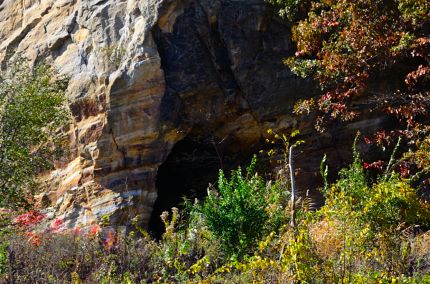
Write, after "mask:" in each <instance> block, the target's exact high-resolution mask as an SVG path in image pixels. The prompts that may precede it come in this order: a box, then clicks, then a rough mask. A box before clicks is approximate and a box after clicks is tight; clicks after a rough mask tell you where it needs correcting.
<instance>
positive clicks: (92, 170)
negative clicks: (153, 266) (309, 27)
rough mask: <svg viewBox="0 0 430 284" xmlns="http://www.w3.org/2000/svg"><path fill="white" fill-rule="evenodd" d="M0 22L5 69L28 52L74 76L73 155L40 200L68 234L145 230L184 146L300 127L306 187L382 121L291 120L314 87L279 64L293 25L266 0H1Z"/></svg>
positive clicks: (241, 146)
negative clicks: (107, 226) (322, 124)
mask: <svg viewBox="0 0 430 284" xmlns="http://www.w3.org/2000/svg"><path fill="white" fill-rule="evenodd" d="M0 23H1V25H0V62H1V63H2V66H3V67H4V66H5V64H6V63H7V62H8V60H10V59H11V58H13V56H15V55H16V54H24V55H25V56H26V57H28V58H29V60H30V61H31V62H32V64H35V63H36V62H38V61H40V60H41V59H47V60H48V62H51V63H52V64H54V65H55V66H56V67H57V68H58V69H59V71H60V73H63V74H67V75H68V76H69V77H70V84H69V88H68V91H67V93H68V97H69V100H70V108H71V111H72V114H73V122H72V123H71V125H70V130H69V132H68V135H69V140H70V144H69V155H68V156H67V157H64V159H62V160H61V161H58V163H57V165H56V170H55V171H52V172H49V173H45V174H44V175H43V176H42V177H41V179H42V180H43V181H44V182H45V184H46V186H45V188H44V190H43V192H41V193H40V194H39V195H38V200H39V204H41V205H42V206H43V207H45V210H46V211H47V212H50V215H51V217H52V218H54V216H55V217H60V218H63V219H64V225H65V226H67V227H74V226H78V225H79V226H82V225H83V226H85V225H88V224H91V223H93V222H96V220H98V219H100V218H101V217H102V216H105V215H108V216H110V219H111V222H112V223H113V224H121V225H127V224H129V223H130V220H131V219H132V218H133V217H136V216H138V217H139V218H140V219H141V222H142V223H143V224H148V222H149V220H150V217H151V212H152V208H153V205H154V202H155V200H156V198H157V188H156V178H157V172H158V169H159V167H160V165H162V164H163V163H164V162H165V161H166V159H167V158H168V155H169V153H170V152H171V150H172V148H173V147H174V146H175V145H176V144H177V143H178V142H179V141H181V140H184V139H185V140H189V141H191V140H193V141H198V143H199V144H200V145H202V144H207V145H211V146H210V147H212V145H213V146H214V148H215V149H216V150H217V151H216V153H217V156H218V157H217V158H219V159H220V160H222V157H220V156H221V154H220V151H221V150H222V154H223V155H230V156H234V155H238V154H241V153H242V154H244V153H251V152H253V151H255V150H256V149H258V145H260V143H261V141H262V139H263V138H264V132H265V130H266V129H268V128H273V129H278V130H280V131H283V130H288V129H291V128H297V127H298V128H301V129H302V132H303V133H304V135H307V137H308V140H309V141H308V142H309V143H310V146H309V148H308V150H307V153H308V154H310V155H309V156H307V157H306V158H305V159H303V158H300V160H299V161H298V165H299V167H300V168H301V170H300V171H301V172H302V176H303V177H304V178H303V179H302V185H303V188H306V187H308V185H309V184H310V183H311V182H312V181H314V180H315V175H314V169H315V165H318V164H319V160H320V158H321V156H322V153H323V152H327V151H328V152H330V154H332V155H334V157H337V159H342V158H339V157H343V156H346V154H345V153H342V149H343V148H342V147H348V148H349V147H350V141H351V139H352V138H353V135H352V136H351V133H352V132H353V131H355V130H356V129H359V128H363V127H364V128H371V127H372V125H373V126H375V127H376V126H377V125H378V124H379V120H378V119H372V118H369V120H368V121H361V122H358V123H357V124H351V125H349V126H348V127H347V128H345V127H344V128H340V129H337V130H336V132H335V135H334V134H333V133H334V132H332V134H330V133H328V134H325V135H324V136H318V137H317V136H315V135H313V134H311V133H313V132H312V122H311V119H309V120H308V121H303V120H302V121H297V118H294V117H293V116H291V109H292V105H293V103H294V101H296V100H297V99H298V98H305V97H309V96H312V95H314V94H315V93H316V92H317V90H316V89H315V88H314V84H312V82H311V81H309V80H304V79H300V78H297V77H296V76H294V75H293V74H292V73H291V72H290V71H289V70H288V69H287V68H285V66H283V64H282V58H284V57H287V56H289V55H291V54H292V53H293V51H294V47H293V44H292V42H291V37H290V28H289V26H288V24H287V23H285V22H284V21H282V20H281V19H279V18H278V17H277V16H276V15H275V14H274V13H273V11H272V10H271V9H270V8H269V7H268V6H267V5H266V4H265V3H264V1H263V0H145V1H138V0H122V1H114V0H88V1H82V0H61V1H58V0H57V1H55V0H22V1H14V0H4V1H0ZM263 140H264V139H263ZM333 143H338V144H334V145H333ZM339 143H340V144H339ZM218 150H219V151H218ZM336 155H338V156H336ZM190 159H191V160H192V157H190V158H189V161H190ZM220 164H221V166H223V165H222V162H221V163H220ZM196 178H199V177H198V176H196ZM171 190H172V192H174V191H175V188H172V189H171ZM172 194H173V193H172Z"/></svg>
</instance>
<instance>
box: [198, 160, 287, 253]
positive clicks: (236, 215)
mask: <svg viewBox="0 0 430 284" xmlns="http://www.w3.org/2000/svg"><path fill="white" fill-rule="evenodd" d="M255 163H256V159H255V157H254V159H253V160H252V162H251V165H250V166H249V167H248V168H247V170H246V174H245V175H244V174H243V173H242V170H241V169H240V168H239V169H237V170H236V171H232V173H231V178H230V180H228V179H227V178H226V177H225V175H224V172H223V171H220V173H219V178H218V184H217V186H218V188H217V190H209V191H208V196H207V198H206V200H205V201H204V203H203V205H202V206H201V212H202V214H203V215H204V218H205V220H206V223H207V226H208V228H209V230H210V231H211V232H212V233H213V234H214V236H215V237H216V238H217V239H219V240H220V241H221V244H222V246H223V248H224V250H225V252H226V253H227V254H228V255H230V256H233V255H235V256H238V257H243V256H244V255H246V254H249V253H252V252H253V251H254V250H255V247H256V245H257V244H258V241H259V240H261V238H262V237H263V236H265V235H266V234H267V233H268V232H270V231H272V230H274V229H276V227H277V226H279V222H278V220H279V218H277V217H279V215H280V213H281V211H282V206H277V205H278V204H279V198H280V195H279V194H277V190H279V189H278V188H277V187H276V185H275V186H272V185H270V184H266V183H265V181H264V180H263V178H261V177H260V176H258V175H257V174H255V173H254V166H255ZM271 205H274V206H275V208H274V210H272V212H273V213H274V214H273V217H272V218H270V214H271V213H270V207H271ZM277 219H278V220H277Z"/></svg>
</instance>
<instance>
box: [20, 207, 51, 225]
mask: <svg viewBox="0 0 430 284" xmlns="http://www.w3.org/2000/svg"><path fill="white" fill-rule="evenodd" d="M44 218H45V215H44V214H41V213H39V212H37V211H34V210H31V211H29V212H28V213H25V214H21V215H19V216H18V217H16V218H15V223H16V224H17V225H18V226H19V227H23V228H29V227H33V226H35V225H37V224H39V223H40V222H42V220H43V219H44Z"/></svg>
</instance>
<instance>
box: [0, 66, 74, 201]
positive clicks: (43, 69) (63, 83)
mask: <svg viewBox="0 0 430 284" xmlns="http://www.w3.org/2000/svg"><path fill="white" fill-rule="evenodd" d="M27 66H28V65H27V64H26V62H25V61H24V60H22V59H19V60H16V61H15V62H13V63H12V64H10V65H9V66H8V68H7V70H6V71H3V72H1V73H0V207H3V208H11V209H16V208H19V207H22V206H25V205H28V197H30V194H31V193H32V191H33V190H34V189H35V186H36V181H35V180H36V176H37V174H38V173H40V172H41V171H43V170H46V169H49V168H50V167H52V162H53V159H54V158H55V156H56V155H55V154H56V153H57V152H56V147H55V145H56V143H57V142H58V139H57V138H56V137H58V135H55V132H56V131H57V130H58V128H59V127H60V126H62V125H63V124H64V123H65V122H66V120H67V118H68V111H67V107H66V105H65V90H66V88H67V80H66V79H65V78H59V77H58V76H57V75H58V74H56V72H55V70H54V69H53V68H52V67H49V66H48V65H46V64H39V65H37V66H36V67H34V68H32V69H31V68H29V67H27Z"/></svg>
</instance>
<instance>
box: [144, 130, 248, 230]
mask: <svg viewBox="0 0 430 284" xmlns="http://www.w3.org/2000/svg"><path fill="white" fill-rule="evenodd" d="M227 150H228V149H224V148H223V147H222V144H220V143H215V142H214V141H213V139H211V138H205V139H196V138H193V137H186V138H185V139H184V140H182V141H180V142H178V143H177V144H176V145H175V146H174V147H173V149H172V151H171V153H170V155H169V156H168V157H167V160H166V161H165V162H164V163H163V164H162V165H161V166H160V167H159V168H158V173H157V180H156V186H157V190H158V198H157V200H156V201H155V204H154V208H153V212H152V215H151V220H150V222H149V232H150V233H151V234H152V235H154V236H155V237H157V238H158V237H160V236H161V234H162V233H163V232H164V225H163V223H162V221H161V218H160V215H161V214H162V213H163V212H164V211H168V212H170V211H171V208H172V207H178V208H181V206H182V204H183V201H184V199H183V198H184V197H186V198H187V199H190V200H194V199H195V198H198V199H202V198H203V197H205V196H206V194H207V187H208V185H209V183H212V184H215V182H216V181H217V178H218V172H219V169H221V168H222V169H224V170H226V171H229V170H231V169H233V168H237V167H238V166H239V165H241V164H245V163H249V161H250V159H251V157H252V153H251V152H248V151H247V152H248V153H243V152H242V153H239V154H232V153H228V151H227Z"/></svg>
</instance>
